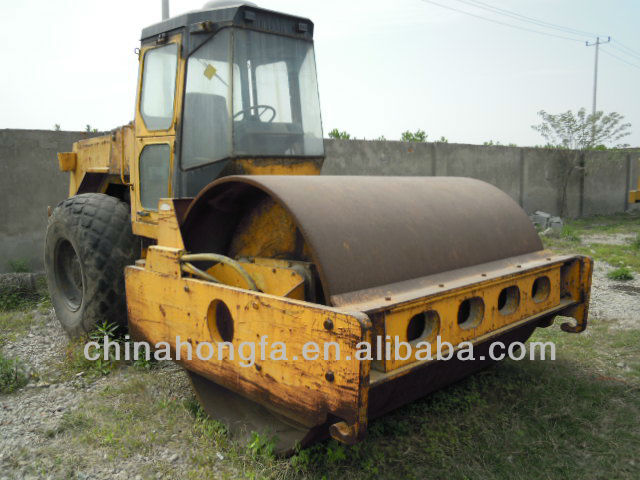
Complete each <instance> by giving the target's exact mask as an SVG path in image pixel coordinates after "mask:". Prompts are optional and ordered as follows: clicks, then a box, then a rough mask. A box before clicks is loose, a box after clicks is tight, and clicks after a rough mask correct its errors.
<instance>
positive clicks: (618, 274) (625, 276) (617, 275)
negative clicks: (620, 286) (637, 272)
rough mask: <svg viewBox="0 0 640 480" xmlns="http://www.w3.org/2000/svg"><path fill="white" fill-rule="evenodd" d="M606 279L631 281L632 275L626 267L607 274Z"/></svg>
mask: <svg viewBox="0 0 640 480" xmlns="http://www.w3.org/2000/svg"><path fill="white" fill-rule="evenodd" d="M607 277H608V278H610V279H611V280H622V281H624V280H633V273H631V270H629V269H628V268H627V267H620V268H616V269H615V270H611V271H610V272H609V273H607Z"/></svg>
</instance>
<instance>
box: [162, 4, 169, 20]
mask: <svg viewBox="0 0 640 480" xmlns="http://www.w3.org/2000/svg"><path fill="white" fill-rule="evenodd" d="M167 18H169V0H162V20H166V19H167Z"/></svg>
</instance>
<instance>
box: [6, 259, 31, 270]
mask: <svg viewBox="0 0 640 480" xmlns="http://www.w3.org/2000/svg"><path fill="white" fill-rule="evenodd" d="M9 270H10V271H11V272H12V273H28V272H30V271H31V267H30V266H29V260H27V259H25V258H18V259H15V260H9Z"/></svg>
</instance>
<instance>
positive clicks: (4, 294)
mask: <svg viewBox="0 0 640 480" xmlns="http://www.w3.org/2000/svg"><path fill="white" fill-rule="evenodd" d="M35 308H38V309H41V310H48V309H50V308H51V300H50V298H49V292H48V291H47V286H46V280H45V279H44V278H40V279H38V281H37V284H36V291H34V292H24V291H21V290H19V289H18V288H17V287H9V286H5V287H2V288H0V313H2V312H12V311H15V310H32V309H35Z"/></svg>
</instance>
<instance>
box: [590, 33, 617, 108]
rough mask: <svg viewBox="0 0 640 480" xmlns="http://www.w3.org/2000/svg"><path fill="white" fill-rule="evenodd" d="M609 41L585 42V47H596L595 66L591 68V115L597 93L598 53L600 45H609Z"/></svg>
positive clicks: (598, 38)
mask: <svg viewBox="0 0 640 480" xmlns="http://www.w3.org/2000/svg"><path fill="white" fill-rule="evenodd" d="M610 41H611V37H608V38H607V41H606V42H601V41H600V37H596V41H595V42H593V43H589V42H586V45H587V47H592V46H594V45H595V47H596V61H595V66H594V68H593V108H592V109H591V114H592V115H595V114H596V95H597V92H598V52H599V50H600V45H604V44H605V43H609V42H610Z"/></svg>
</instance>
